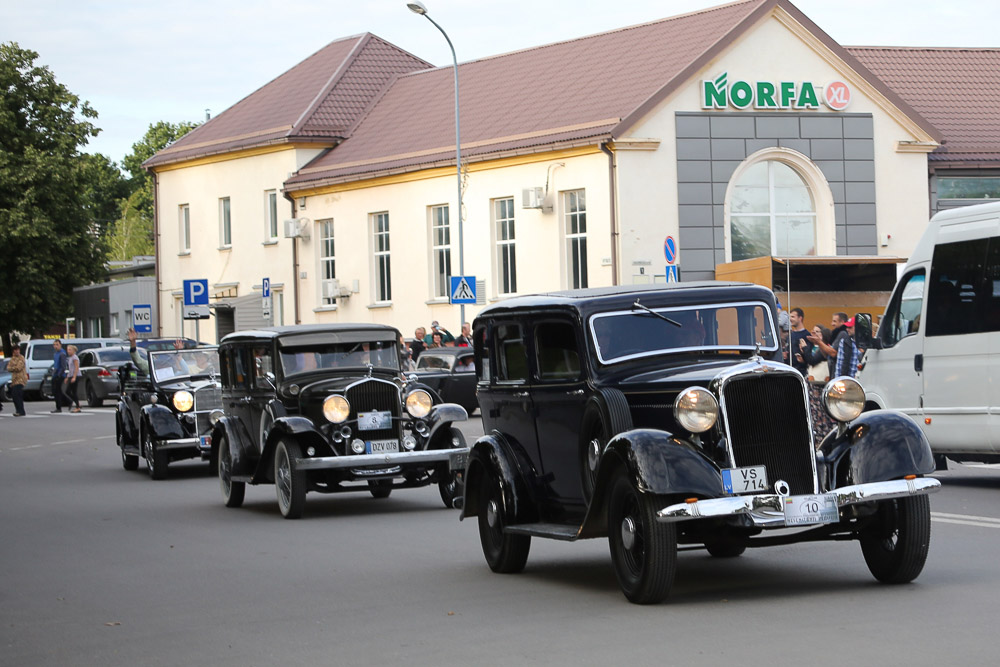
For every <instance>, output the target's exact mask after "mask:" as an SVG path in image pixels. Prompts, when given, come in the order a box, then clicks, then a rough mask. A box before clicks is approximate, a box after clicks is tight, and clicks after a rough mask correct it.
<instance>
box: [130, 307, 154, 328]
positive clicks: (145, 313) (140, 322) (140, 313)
mask: <svg viewBox="0 0 1000 667" xmlns="http://www.w3.org/2000/svg"><path fill="white" fill-rule="evenodd" d="M132 328H133V329H135V332H136V333H147V334H148V333H153V307H152V306H151V305H150V304H148V303H137V304H133V306H132Z"/></svg>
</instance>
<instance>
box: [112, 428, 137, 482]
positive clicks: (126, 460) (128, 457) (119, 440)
mask: <svg viewBox="0 0 1000 667" xmlns="http://www.w3.org/2000/svg"><path fill="white" fill-rule="evenodd" d="M115 443H116V444H117V445H118V449H119V451H121V454H122V468H125V470H128V471H132V470H138V469H139V457H138V456H135V455H132V454H126V453H125V434H124V433H123V432H122V422H121V419H115Z"/></svg>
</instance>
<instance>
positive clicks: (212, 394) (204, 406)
mask: <svg viewBox="0 0 1000 667" xmlns="http://www.w3.org/2000/svg"><path fill="white" fill-rule="evenodd" d="M221 409H222V392H221V391H220V390H219V388H218V387H201V388H200V389H198V390H197V391H196V392H194V411H195V412H211V411H212V410H221Z"/></svg>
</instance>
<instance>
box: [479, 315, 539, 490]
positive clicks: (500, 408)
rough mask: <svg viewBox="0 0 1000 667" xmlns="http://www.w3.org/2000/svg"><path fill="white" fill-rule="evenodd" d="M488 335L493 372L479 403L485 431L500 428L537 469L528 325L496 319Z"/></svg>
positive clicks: (521, 322)
mask: <svg viewBox="0 0 1000 667" xmlns="http://www.w3.org/2000/svg"><path fill="white" fill-rule="evenodd" d="M488 336H489V338H490V340H491V343H492V344H491V346H490V347H491V352H492V354H491V355H490V357H491V359H492V362H493V374H492V382H491V384H490V389H489V398H490V400H489V404H488V406H486V405H484V406H483V425H484V427H485V429H486V431H487V432H489V431H490V430H491V429H496V430H498V431H500V432H501V433H502V434H503V435H504V438H505V439H506V440H507V441H508V443H510V445H511V446H512V447H515V448H517V449H518V450H520V452H521V453H522V455H523V456H526V457H527V458H528V459H529V460H530V461H531V462H532V464H533V465H534V467H535V470H536V471H540V470H541V460H540V458H539V455H538V442H537V438H536V436H535V417H534V409H533V404H532V400H531V385H530V381H529V378H530V373H529V370H528V369H529V366H528V337H527V336H528V326H527V325H526V324H525V323H524V322H523V321H519V320H515V319H508V320H501V321H496V322H494V323H492V325H491V327H490V331H489V332H488Z"/></svg>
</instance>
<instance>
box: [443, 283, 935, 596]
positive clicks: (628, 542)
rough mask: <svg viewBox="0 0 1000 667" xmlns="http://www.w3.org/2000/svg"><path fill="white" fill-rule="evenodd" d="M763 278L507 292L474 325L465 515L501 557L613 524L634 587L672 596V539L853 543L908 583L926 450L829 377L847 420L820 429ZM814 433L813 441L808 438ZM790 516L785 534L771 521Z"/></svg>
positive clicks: (838, 415)
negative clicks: (476, 431)
mask: <svg viewBox="0 0 1000 667" xmlns="http://www.w3.org/2000/svg"><path fill="white" fill-rule="evenodd" d="M776 321H777V319H776V308H775V300H774V295H773V294H772V293H771V292H770V290H768V289H766V288H763V287H759V286H756V285H747V284H736V283H691V284H682V285H671V286H664V285H659V286H650V287H649V288H648V289H642V288H636V287H635V286H632V287H616V288H604V289H591V290H580V291H573V292H561V293H554V294H547V295H539V296H526V297H520V298H515V299H510V300H508V301H504V302H502V303H498V304H496V305H494V306H491V307H489V308H487V309H485V310H484V311H483V312H482V313H481V314H480V316H479V317H478V318H477V319H476V321H475V323H474V346H475V353H476V368H477V373H478V380H479V387H478V388H479V394H478V398H479V405H480V409H481V411H482V416H483V427H484V430H485V433H486V435H485V436H483V437H482V438H480V439H479V440H478V441H477V442H476V443H475V444H474V446H473V447H472V451H471V453H470V457H469V466H468V470H467V475H466V487H465V498H464V504H463V514H462V516H463V518H464V517H465V516H475V517H477V518H478V523H479V534H480V539H481V542H482V547H483V553H484V555H485V557H486V561H487V563H488V564H489V566H490V568H491V569H493V570H494V571H497V572H517V571H520V570H521V569H523V568H524V566H525V564H526V561H527V557H528V550H529V547H530V541H531V537H532V536H536V537H547V538H553V539H559V540H570V541H572V540H577V539H583V538H594V537H604V536H607V537H608V541H609V545H610V549H611V557H612V561H613V564H614V568H615V572H616V575H617V578H618V581H619V583H620V585H621V588H622V591H623V592H624V593H625V596H626V597H627V598H628V599H629V600H631V601H632V602H636V603H652V602H658V601H661V600H663V599H664V598H665V597H666V596H667V595H668V594H669V592H670V588H671V585H672V583H673V579H674V572H675V567H676V563H677V556H676V554H677V549H678V545H679V544H680V545H690V548H697V547H703V548H705V549H707V550H708V552H709V553H710V554H712V555H713V556H718V557H733V556H738V555H740V554H741V553H743V551H744V550H745V549H746V548H747V547H755V546H770V545H776V544H787V543H793V542H799V541H811V540H832V539H856V540H859V541H860V543H861V549H862V552H863V554H864V558H865V561H866V562H867V564H868V567H869V569H870V570H871V572H872V573H873V574H874V576H875V577H876V578H877V579H879V580H880V581H884V582H905V581H910V580H912V579H914V578H915V577H916V576H917V575H918V574H919V573H920V571H921V569H922V568H923V565H924V561H925V558H926V555H927V549H928V544H929V539H930V510H929V504H928V501H927V496H926V495H925V494H927V493H930V492H932V491H935V490H937V488H938V487H939V485H940V483H939V482H938V481H937V480H935V479H929V478H925V477H923V475H925V474H927V473H929V472H931V471H933V470H934V461H933V458H932V457H931V452H930V448H929V447H928V444H927V441H926V440H925V439H924V437H923V435H922V434H921V432H920V429H919V428H918V427H917V425H916V424H914V423H913V421H912V420H911V419H910V418H909V417H907V416H905V415H903V414H902V413H898V412H889V411H874V412H868V413H864V414H862V409H863V407H864V391H863V390H862V389H861V387H860V385H858V383H857V382H855V381H854V380H852V379H851V378H835V379H834V380H832V381H831V382H830V383H829V384H828V385H827V386H826V389H825V391H824V402H825V407H826V409H827V411H828V412H829V413H830V414H831V415H832V416H833V417H834V418H835V419H836V420H837V421H838V422H839V425H838V427H837V428H836V429H835V430H834V431H832V432H830V433H829V434H828V435H827V436H826V437H825V438H824V439H823V441H822V443H815V444H814V442H813V437H812V428H811V423H810V412H809V403H808V401H809V398H808V393H807V389H806V384H805V381H804V379H803V377H802V376H801V375H800V374H798V373H797V372H796V371H795V370H794V369H793V368H791V367H790V366H787V365H785V364H783V363H781V362H780V359H781V353H780V349H779V346H778V342H777V341H778V338H777V336H776V326H775V323H776ZM816 445H818V447H817V446H816ZM772 529H781V530H772Z"/></svg>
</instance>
